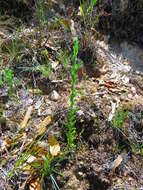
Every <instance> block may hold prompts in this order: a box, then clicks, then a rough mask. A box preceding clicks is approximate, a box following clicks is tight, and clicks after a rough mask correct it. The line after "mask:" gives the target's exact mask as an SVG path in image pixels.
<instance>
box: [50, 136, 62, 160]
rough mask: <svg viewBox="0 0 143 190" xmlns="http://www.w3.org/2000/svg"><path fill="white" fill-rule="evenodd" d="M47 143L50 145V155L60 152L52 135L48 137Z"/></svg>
mask: <svg viewBox="0 0 143 190" xmlns="http://www.w3.org/2000/svg"><path fill="white" fill-rule="evenodd" d="M48 143H49V145H50V153H51V155H52V156H57V155H58V153H59V152H60V145H59V142H58V141H57V139H56V138H55V137H54V136H49V137H48Z"/></svg>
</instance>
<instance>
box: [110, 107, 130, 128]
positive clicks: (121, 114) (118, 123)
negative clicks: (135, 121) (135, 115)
mask: <svg viewBox="0 0 143 190" xmlns="http://www.w3.org/2000/svg"><path fill="white" fill-rule="evenodd" d="M127 116H128V110H127V109H125V108H124V106H123V107H119V108H118V109H117V110H116V113H115V117H114V119H113V125H114V126H115V127H117V128H119V129H122V125H123V123H124V121H125V119H126V118H127Z"/></svg>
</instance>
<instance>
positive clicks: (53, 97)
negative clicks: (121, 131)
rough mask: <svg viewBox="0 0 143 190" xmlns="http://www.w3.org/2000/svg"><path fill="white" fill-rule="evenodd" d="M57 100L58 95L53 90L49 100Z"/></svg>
mask: <svg viewBox="0 0 143 190" xmlns="http://www.w3.org/2000/svg"><path fill="white" fill-rule="evenodd" d="M59 99H60V95H59V94H58V93H57V92H56V91H55V90H53V92H52V93H51V100H54V101H57V100H59Z"/></svg>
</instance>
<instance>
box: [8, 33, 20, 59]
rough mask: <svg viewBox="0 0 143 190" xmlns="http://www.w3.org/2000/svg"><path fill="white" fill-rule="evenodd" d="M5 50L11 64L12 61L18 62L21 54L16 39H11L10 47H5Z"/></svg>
mask: <svg viewBox="0 0 143 190" xmlns="http://www.w3.org/2000/svg"><path fill="white" fill-rule="evenodd" d="M5 49H6V50H7V52H8V54H9V58H10V62H12V61H13V60H14V59H16V60H18V59H19V55H20V54H21V51H20V47H19V43H18V37H15V39H12V41H11V45H5Z"/></svg>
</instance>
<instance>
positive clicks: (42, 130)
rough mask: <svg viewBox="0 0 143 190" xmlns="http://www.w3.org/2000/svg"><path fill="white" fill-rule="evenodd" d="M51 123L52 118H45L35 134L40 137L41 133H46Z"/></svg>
mask: <svg viewBox="0 0 143 190" xmlns="http://www.w3.org/2000/svg"><path fill="white" fill-rule="evenodd" d="M51 122H52V118H51V116H47V117H46V118H45V119H44V120H43V121H42V122H41V124H40V126H39V127H38V130H37V134H38V135H42V134H43V133H45V132H46V130H47V128H46V127H47V126H48V125H50V124H51Z"/></svg>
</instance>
